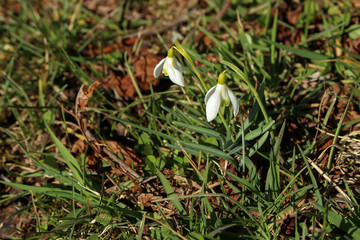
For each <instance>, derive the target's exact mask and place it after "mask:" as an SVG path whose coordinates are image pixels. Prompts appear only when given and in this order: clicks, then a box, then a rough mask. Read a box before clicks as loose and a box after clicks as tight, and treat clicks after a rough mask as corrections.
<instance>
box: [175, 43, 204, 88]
mask: <svg viewBox="0 0 360 240" xmlns="http://www.w3.org/2000/svg"><path fill="white" fill-rule="evenodd" d="M175 45H176V47H174V48H175V49H176V50H177V51H178V52H179V53H180V54H181V55H182V56H183V57H184V58H185V59H186V61H188V63H189V64H190V67H191V68H192V69H193V70H194V72H195V74H196V76H197V77H198V79H199V80H200V82H201V84H200V85H201V86H202V87H203V90H205V92H207V91H208V90H209V89H208V88H207V86H206V84H205V82H204V79H203V78H202V77H201V75H200V73H199V71H198V70H197V69H196V67H195V64H194V62H193V60H192V59H191V57H190V56H189V54H188V53H187V52H186V50H185V48H184V47H183V46H181V44H180V43H179V42H178V41H176V42H175Z"/></svg>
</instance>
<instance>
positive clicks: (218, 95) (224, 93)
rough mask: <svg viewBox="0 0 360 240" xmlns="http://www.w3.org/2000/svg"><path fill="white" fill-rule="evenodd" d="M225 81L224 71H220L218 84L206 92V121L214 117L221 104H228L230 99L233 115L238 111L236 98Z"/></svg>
mask: <svg viewBox="0 0 360 240" xmlns="http://www.w3.org/2000/svg"><path fill="white" fill-rule="evenodd" d="M225 82H226V76H225V73H224V72H222V73H220V75H219V77H218V84H216V86H214V87H212V88H210V90H209V91H208V92H207V93H206V96H205V105H206V119H207V121H208V122H211V121H212V120H214V119H215V118H216V116H217V114H218V112H219V109H220V106H221V105H223V104H226V106H229V103H230V101H231V104H232V105H233V112H234V117H235V116H236V115H237V114H238V113H239V103H238V100H237V98H236V96H235V94H234V93H233V91H231V90H230V88H229V87H228V86H226V83H225Z"/></svg>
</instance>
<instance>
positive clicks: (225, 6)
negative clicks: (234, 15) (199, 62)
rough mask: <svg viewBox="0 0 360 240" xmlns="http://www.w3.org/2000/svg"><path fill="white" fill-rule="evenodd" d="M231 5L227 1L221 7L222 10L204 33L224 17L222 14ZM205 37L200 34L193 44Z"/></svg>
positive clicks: (229, 0)
mask: <svg viewBox="0 0 360 240" xmlns="http://www.w3.org/2000/svg"><path fill="white" fill-rule="evenodd" d="M230 4H231V0H227V1H226V3H225V4H224V6H223V7H222V9H221V10H220V12H219V13H218V14H217V15H216V17H215V19H214V20H213V21H212V22H211V23H210V25H209V26H208V27H207V28H206V31H208V32H209V31H210V30H211V29H212V28H213V27H214V26H215V25H216V24H217V22H218V21H219V20H220V19H221V18H222V17H223V16H224V14H225V13H226V11H227V9H228V8H229V6H230ZM204 36H205V33H203V32H201V33H199V34H198V35H197V36H196V37H195V39H194V42H195V43H196V42H199V41H200V40H201V39H202V38H203V37H204Z"/></svg>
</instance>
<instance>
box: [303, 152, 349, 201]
mask: <svg viewBox="0 0 360 240" xmlns="http://www.w3.org/2000/svg"><path fill="white" fill-rule="evenodd" d="M306 159H307V160H308V162H309V163H310V164H311V166H312V167H313V168H314V169H315V170H316V171H317V172H318V173H319V174H320V175H321V176H322V177H323V178H324V179H325V180H326V181H328V182H329V183H330V184H332V185H334V187H335V189H336V190H337V191H338V192H339V193H340V194H341V195H343V197H344V198H345V200H346V201H347V202H348V203H349V204H351V205H352V206H354V203H353V202H352V201H351V199H350V197H349V196H348V195H347V194H346V193H345V192H344V191H343V190H342V189H341V188H340V187H339V186H338V185H337V184H336V183H335V182H333V181H332V180H331V178H329V176H328V175H326V173H325V172H324V171H323V170H321V168H320V167H319V166H318V165H316V163H314V162H313V160H311V159H310V158H306Z"/></svg>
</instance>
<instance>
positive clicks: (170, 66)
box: [154, 47, 184, 87]
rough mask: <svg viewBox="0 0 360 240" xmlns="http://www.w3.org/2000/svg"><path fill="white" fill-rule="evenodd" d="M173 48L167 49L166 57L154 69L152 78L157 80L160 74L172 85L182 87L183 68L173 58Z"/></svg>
mask: <svg viewBox="0 0 360 240" xmlns="http://www.w3.org/2000/svg"><path fill="white" fill-rule="evenodd" d="M173 48H174V47H172V48H170V49H169V51H168V55H167V57H166V58H164V59H163V60H161V61H160V62H159V63H158V64H157V65H156V67H155V68H154V77H155V78H158V77H159V76H160V73H161V72H162V73H163V74H164V75H165V76H169V78H170V80H171V81H172V82H173V83H175V84H177V85H179V86H181V87H184V77H183V76H182V72H183V68H182V66H181V64H180V63H179V61H178V60H176V58H175V57H174V49H173Z"/></svg>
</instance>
